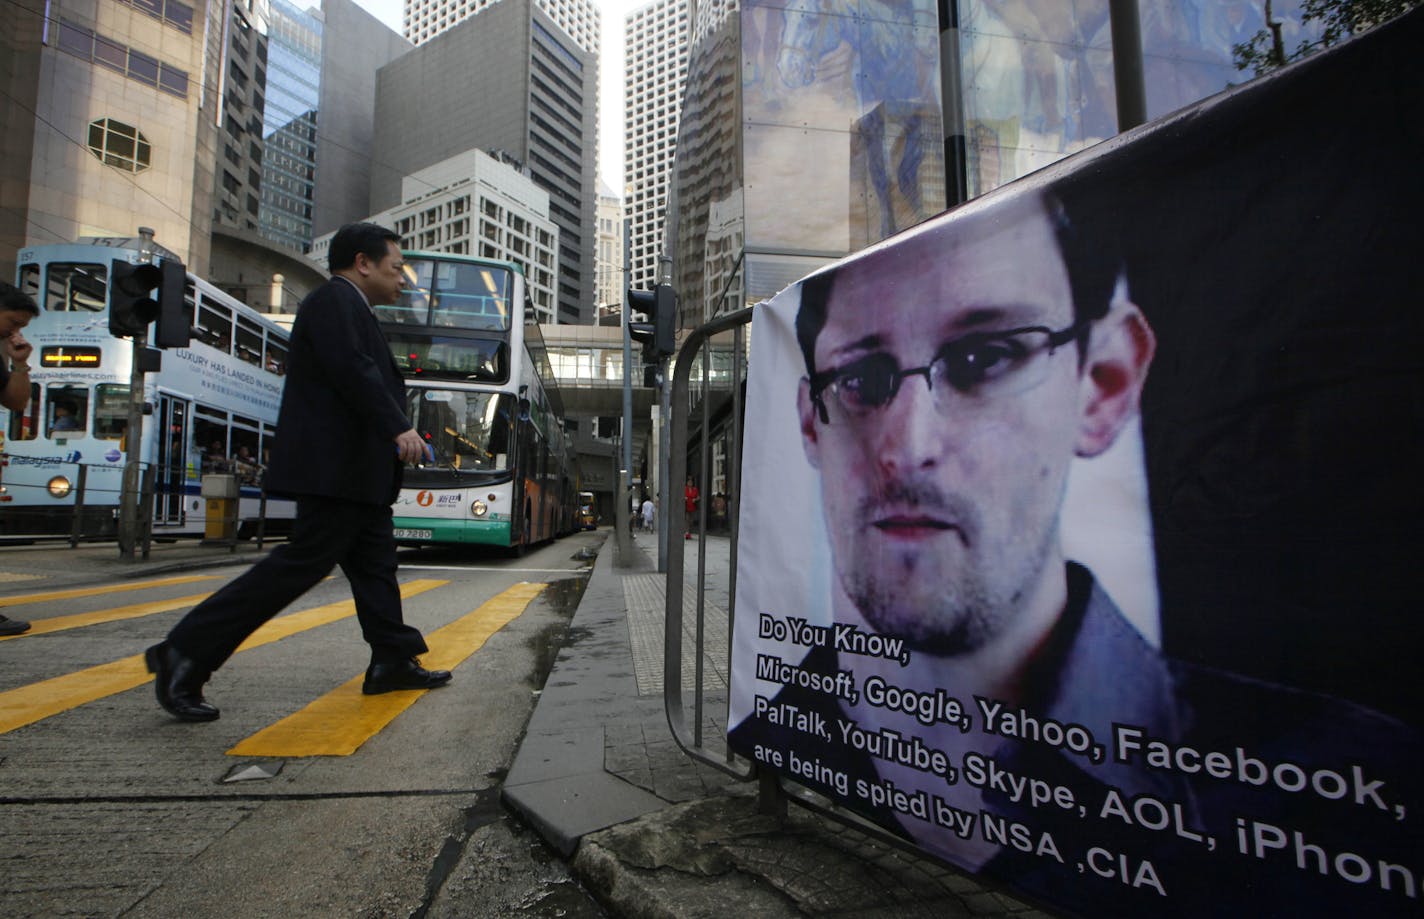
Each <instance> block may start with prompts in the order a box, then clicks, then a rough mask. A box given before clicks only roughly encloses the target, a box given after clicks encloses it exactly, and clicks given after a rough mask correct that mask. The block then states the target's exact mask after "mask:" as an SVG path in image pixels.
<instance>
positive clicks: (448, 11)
mask: <svg viewBox="0 0 1424 919" xmlns="http://www.w3.org/2000/svg"><path fill="white" fill-rule="evenodd" d="M498 2H499V0H406V2H405V37H406V38H408V39H410V40H411V41H412V42H414V43H415V44H417V45H421V44H424V43H425V42H427V41H429V40H430V39H432V38H434V37H435V36H437V35H439V34H440V33H441V32H444V31H445V30H446V29H450V28H453V27H455V26H457V25H459V24H460V23H462V22H464V21H465V20H466V19H468V18H470V17H471V16H474V15H476V14H478V13H479V12H480V11H481V10H484V9H485V8H486V7H489V6H492V5H494V4H495V3H498ZM538 5H539V8H540V9H541V10H543V11H544V12H545V13H547V14H548V16H549V18H550V19H552V20H554V24H555V25H557V26H558V27H559V28H561V29H563V30H564V31H565V32H567V33H568V35H569V37H570V38H572V39H573V40H574V43H575V44H577V45H578V46H579V47H580V48H582V49H583V50H584V51H587V52H588V53H589V54H592V55H593V56H594V57H595V58H597V57H598V53H599V44H600V41H601V39H602V35H603V26H602V22H603V17H602V14H600V13H599V11H598V7H596V6H594V5H593V2H592V0H538Z"/></svg>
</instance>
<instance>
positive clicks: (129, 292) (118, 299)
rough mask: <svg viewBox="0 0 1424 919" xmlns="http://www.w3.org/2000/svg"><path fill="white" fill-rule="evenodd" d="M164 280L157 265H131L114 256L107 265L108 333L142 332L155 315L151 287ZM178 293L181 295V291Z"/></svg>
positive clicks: (130, 333)
mask: <svg viewBox="0 0 1424 919" xmlns="http://www.w3.org/2000/svg"><path fill="white" fill-rule="evenodd" d="M162 280H163V272H162V270H161V269H159V267H158V266H157V265H153V264H145V265H134V264H131V263H130V262H125V261H122V260H120V259H114V260H113V262H112V263H110V266H109V334H110V335H115V336H118V337H124V336H128V335H142V334H143V333H144V331H145V330H146V329H147V328H148V324H149V323H150V322H152V321H153V320H155V319H157V318H158V300H157V299H156V298H155V297H153V296H152V293H153V289H154V288H156V287H158V285H159V283H160V282H161V281H162ZM179 296H182V295H181V294H180V295H179Z"/></svg>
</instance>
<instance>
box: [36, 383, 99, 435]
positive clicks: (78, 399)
mask: <svg viewBox="0 0 1424 919" xmlns="http://www.w3.org/2000/svg"><path fill="white" fill-rule="evenodd" d="M45 405H47V406H48V412H49V415H48V424H47V426H46V427H45V432H46V434H48V436H50V437H54V438H59V439H62V438H66V437H82V436H83V434H84V431H85V430H86V429H87V428H88V423H87V422H88V419H89V389H88V387H85V386H64V385H61V386H51V387H49V389H48V390H47V391H46V392H45Z"/></svg>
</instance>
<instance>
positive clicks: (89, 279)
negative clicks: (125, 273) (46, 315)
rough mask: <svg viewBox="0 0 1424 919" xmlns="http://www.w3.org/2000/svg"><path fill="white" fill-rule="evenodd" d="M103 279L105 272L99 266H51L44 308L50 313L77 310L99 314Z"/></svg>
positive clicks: (102, 303) (103, 302) (101, 304)
mask: <svg viewBox="0 0 1424 919" xmlns="http://www.w3.org/2000/svg"><path fill="white" fill-rule="evenodd" d="M107 279H108V272H106V271H105V270H104V266H103V265H67V264H63V263H59V262H54V263H51V264H50V266H49V284H48V290H47V292H46V295H45V305H44V307H45V309H46V310H49V311H50V312H53V313H65V312H76V311H79V310H86V311H88V312H91V313H102V312H103V311H104V304H105V299H104V295H105V293H106V291H107V288H108V281H107Z"/></svg>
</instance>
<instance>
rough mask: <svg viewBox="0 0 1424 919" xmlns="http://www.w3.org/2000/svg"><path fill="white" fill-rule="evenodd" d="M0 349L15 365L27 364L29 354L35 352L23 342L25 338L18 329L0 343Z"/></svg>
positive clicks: (27, 343) (29, 345)
mask: <svg viewBox="0 0 1424 919" xmlns="http://www.w3.org/2000/svg"><path fill="white" fill-rule="evenodd" d="M0 349H2V350H3V351H4V352H5V356H6V357H8V358H10V360H12V361H14V362H15V363H17V364H26V363H29V360H30V354H31V352H33V351H34V350H35V349H34V346H33V345H31V344H30V343H29V342H27V341H25V336H23V335H21V334H20V331H19V330H18V329H16V330H15V332H14V333H13V334H11V335H10V337H9V338H6V339H4V340H3V341H0Z"/></svg>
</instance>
